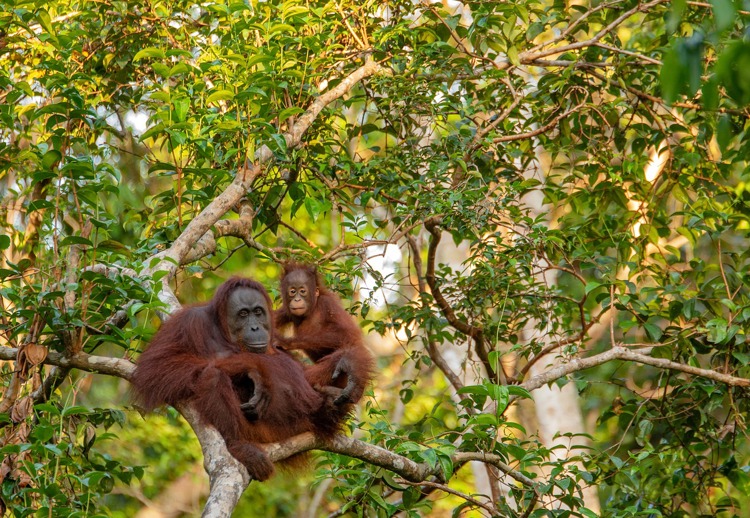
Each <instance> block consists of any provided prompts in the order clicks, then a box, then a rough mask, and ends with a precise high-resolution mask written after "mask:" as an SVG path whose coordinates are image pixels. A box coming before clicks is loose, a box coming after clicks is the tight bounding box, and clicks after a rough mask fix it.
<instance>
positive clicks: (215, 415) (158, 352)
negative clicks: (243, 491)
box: [131, 277, 349, 480]
mask: <svg viewBox="0 0 750 518" xmlns="http://www.w3.org/2000/svg"><path fill="white" fill-rule="evenodd" d="M273 339H274V332H273V326H272V321H271V301H270V299H269V297H268V294H267V293H266V290H265V289H264V288H263V286H262V285H261V284H259V283H257V282H255V281H253V280H250V279H244V278H239V277H235V278H232V279H230V280H228V281H227V282H225V283H224V284H222V285H221V286H220V287H219V288H218V290H217V291H216V293H215V295H214V297H213V298H212V299H211V300H210V301H209V302H208V303H206V304H203V305H195V306H189V307H185V308H183V309H182V310H180V311H178V312H176V313H175V314H174V315H173V316H172V317H171V318H169V320H167V321H166V322H165V323H164V324H163V325H162V327H161V328H160V329H159V331H158V332H157V333H156V335H155V336H154V338H153V340H152V341H151V344H150V346H149V347H148V349H147V350H146V351H145V352H144V353H143V354H141V357H140V358H139V360H138V364H137V367H136V370H135V373H134V375H133V378H132V380H131V381H132V383H133V386H134V387H135V392H136V397H137V400H138V401H139V402H140V404H141V405H143V407H144V408H145V409H146V410H152V409H154V408H156V407H158V406H160V405H164V404H167V405H175V404H177V403H181V402H189V403H192V404H193V406H194V408H195V410H196V411H197V413H198V415H199V416H200V419H201V420H202V422H203V423H204V424H208V425H211V426H213V427H215V428H216V429H217V430H218V431H219V433H220V434H221V435H222V437H223V438H224V440H225V441H226V444H227V448H228V450H229V451H230V453H231V454H232V455H233V456H234V457H235V458H236V459H237V460H239V461H240V462H241V463H242V464H243V465H244V466H245V467H246V468H247V470H248V472H249V473H250V475H251V476H252V477H253V478H254V479H256V480H266V479H267V478H269V477H270V476H271V475H272V474H273V472H274V467H273V464H272V463H271V461H270V460H269V459H268V457H267V456H266V454H265V453H264V452H263V450H262V448H261V447H260V445H261V444H263V443H269V442H277V441H281V440H284V439H287V438H289V437H292V436H294V435H297V434H299V433H302V432H308V431H310V432H314V433H315V434H317V435H319V436H322V437H330V436H332V435H333V434H335V433H336V431H337V429H338V427H339V425H340V423H341V421H342V420H343V418H344V417H345V415H346V412H347V408H346V405H340V404H339V405H336V404H334V403H333V401H332V400H333V399H335V398H337V396H340V395H341V393H342V392H343V391H342V390H341V389H336V388H334V387H331V386H328V387H326V385H330V384H329V383H326V380H324V379H323V378H322V376H323V375H324V374H321V373H320V372H318V371H310V372H309V373H306V372H305V370H304V368H303V366H302V365H301V364H300V363H299V362H298V361H297V360H295V359H294V358H293V357H292V356H291V355H289V354H288V353H286V352H284V351H281V350H278V349H276V348H275V347H273V346H272V345H271V344H272V343H273ZM311 368H312V367H311ZM348 369H349V364H348V363H347V362H346V361H342V362H340V364H339V365H336V366H335V367H334V370H339V371H342V372H345V373H347V374H348V372H349V370H348ZM308 377H309V378H310V379H308ZM311 382H312V383H314V384H315V385H317V386H320V387H321V390H322V391H323V392H320V391H317V390H315V389H314V388H313V386H312V384H311Z"/></svg>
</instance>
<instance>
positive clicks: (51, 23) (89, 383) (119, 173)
mask: <svg viewBox="0 0 750 518" xmlns="http://www.w3.org/2000/svg"><path fill="white" fill-rule="evenodd" d="M0 5H1V6H2V9H0V193H1V194H2V205H1V208H0V211H1V212H0V214H1V215H2V222H1V224H2V235H0V250H1V251H2V254H3V255H2V258H1V259H0V303H1V304H2V308H1V311H2V314H1V315H0V318H1V320H0V341H1V343H0V360H1V361H0V387H1V388H2V399H1V400H0V453H1V456H0V459H2V460H1V461H0V481H1V482H2V485H1V486H0V487H1V491H0V515H2V514H3V513H5V514H7V515H11V516H28V515H32V514H33V515H37V514H38V515H40V516H42V515H44V516H97V515H106V516H136V515H137V516H177V515H180V514H188V515H194V514H199V513H200V512H201V511H200V510H201V508H202V506H203V502H204V501H205V498H206V495H207V494H208V479H207V477H206V475H205V473H204V472H203V471H202V468H201V459H202V457H201V446H200V445H199V443H198V441H196V440H195V436H194V434H193V431H192V430H191V429H190V427H189V426H188V425H187V424H186V423H185V421H184V420H183V419H182V417H181V416H180V415H179V413H178V412H176V411H175V410H174V409H165V410H164V411H163V412H161V413H159V414H158V415H155V416H145V417H142V416H141V415H140V414H139V413H138V412H137V410H136V409H133V408H132V406H131V404H130V399H129V394H128V390H129V388H128V383H127V381H126V380H127V378H128V375H129V370H128V369H129V366H130V367H132V365H131V364H130V361H131V360H135V359H137V356H138V353H139V351H141V350H142V349H143V348H144V347H145V346H146V344H147V343H148V341H149V339H150V337H151V336H152V335H153V333H154V332H155V330H156V329H157V328H158V325H159V320H160V318H161V317H163V316H164V315H165V314H166V313H169V312H171V311H174V310H175V309H176V308H177V307H179V302H178V300H179V301H181V302H182V303H193V302H200V301H205V300H207V299H209V298H210V297H211V295H212V293H213V291H214V289H215V288H216V287H217V286H218V285H219V284H220V283H221V282H222V281H223V280H225V279H226V278H228V277H230V276H231V275H244V276H251V277H254V278H256V279H258V280H260V281H261V282H263V283H264V284H265V285H266V286H267V287H268V288H269V290H270V291H271V293H272V295H274V296H277V295H278V276H279V272H280V268H279V264H280V262H282V261H283V260H286V259H290V258H291V259H296V260H302V261H308V262H314V263H316V264H318V265H319V267H320V269H321V270H322V272H323V273H324V277H325V280H326V282H327V283H328V285H329V286H330V287H332V289H334V290H335V291H336V292H338V293H339V294H340V295H341V297H342V298H343V300H344V301H345V304H346V305H347V307H348V308H350V311H351V312H352V313H353V314H354V315H355V316H356V317H357V318H358V319H359V321H360V322H361V324H362V327H363V329H364V330H365V331H366V332H367V333H368V345H369V347H370V348H371V349H372V351H373V352H374V353H375V355H376V356H377V358H378V365H379V369H378V376H377V378H376V380H375V382H374V384H373V387H372V392H371V394H369V396H368V397H367V398H366V401H365V402H364V403H363V404H361V405H360V411H359V412H358V413H357V415H355V416H353V418H352V420H351V423H350V426H349V428H350V431H351V433H352V434H353V436H354V437H356V438H357V439H359V440H361V441H364V442H365V443H367V444H370V445H373V446H380V447H383V448H385V449H388V450H390V451H392V452H394V453H396V454H398V455H400V456H402V457H405V458H408V459H411V460H413V461H415V462H416V463H418V466H420V467H422V468H424V470H423V472H422V474H423V475H424V476H421V477H417V478H418V480H414V479H411V480H406V479H405V478H404V474H403V473H402V472H400V471H399V469H398V466H396V465H395V464H394V463H393V462H391V463H390V464H389V462H390V461H388V462H385V466H383V465H381V466H378V465H375V464H373V463H372V462H371V461H368V460H367V458H363V457H362V456H361V455H360V456H359V457H358V455H357V454H356V453H355V452H348V453H351V455H344V454H342V452H341V451H338V452H335V451H334V452H328V453H321V455H320V456H319V457H316V458H317V459H319V460H320V462H319V463H317V464H316V465H315V466H314V467H315V470H314V473H311V474H309V475H305V476H299V475H295V476H284V475H280V476H277V477H276V478H274V479H273V480H271V481H269V482H267V483H264V484H258V483H254V484H252V485H251V486H250V487H249V488H248V490H247V491H245V492H244V495H243V498H242V500H241V501H240V502H239V504H238V507H237V514H238V515H241V514H242V515H244V514H247V515H253V516H255V515H257V516H310V517H314V516H342V515H345V514H357V515H360V516H391V515H396V514H399V515H400V516H425V515H430V516H451V515H453V516H459V515H460V516H464V515H465V516H490V515H498V516H514V517H515V516H517V517H529V516H532V517H539V516H585V517H591V516H597V515H602V516H612V517H615V516H616V517H626V516H649V517H656V516H726V517H731V516H746V515H747V513H748V512H750V511H748V509H750V502H749V501H748V492H750V466H748V442H747V423H746V416H747V400H748V399H747V390H748V389H747V387H748V386H749V385H750V379H749V378H750V377H749V375H750V373H749V372H748V364H749V363H750V348H749V346H748V342H747V331H748V322H750V252H749V251H748V250H749V249H750V247H748V232H749V231H750V220H749V218H750V211H749V210H748V200H750V187H749V186H750V175H749V173H748V171H749V170H750V169H748V157H750V139H749V138H748V137H747V129H748V113H749V111H748V103H750V39H749V38H750V33H748V29H747V25H746V21H747V20H748V16H750V13H749V12H748V11H749V10H750V6H747V5H746V3H745V2H741V1H739V0H737V1H732V0H714V1H711V2H694V1H685V0H679V1H675V2H666V1H664V0H651V1H649V2H636V1H631V0H612V1H602V2H586V1H582V2H551V1H537V0H524V1H521V2H487V1H465V2H460V1H453V0H445V1H443V2H432V1H428V0H422V1H417V0H409V1H398V0H394V1H389V2H376V1H371V0H365V1H360V2H352V1H350V0H341V1H338V2H316V1H314V0H311V1H307V2H297V1H286V2H281V1H275V0H269V1H265V2H260V1H256V0H246V1H239V0H238V1H230V2H213V1H207V2H192V1H187V0H163V1H162V0H154V1H147V2H133V1H127V0H123V1H116V0H102V1H98V2H85V1H75V0H50V1H28V2H25V1H19V2H7V1H6V2H0ZM323 449H332V450H336V448H334V447H330V448H323ZM345 453H346V452H345ZM388 468H391V469H388ZM311 471H312V470H311Z"/></svg>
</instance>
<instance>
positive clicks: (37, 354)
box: [24, 343, 47, 365]
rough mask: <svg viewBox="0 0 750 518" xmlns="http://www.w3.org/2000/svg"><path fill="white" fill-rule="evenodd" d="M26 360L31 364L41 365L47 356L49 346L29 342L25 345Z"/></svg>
mask: <svg viewBox="0 0 750 518" xmlns="http://www.w3.org/2000/svg"><path fill="white" fill-rule="evenodd" d="M24 352H25V353H26V360H27V361H28V362H29V363H30V364H31V365H39V364H40V363H42V362H43V361H44V360H45V359H46V358H47V346H46V345H39V344H33V343H32V344H28V345H26V347H24Z"/></svg>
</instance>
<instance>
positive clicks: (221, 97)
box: [206, 89, 234, 104]
mask: <svg viewBox="0 0 750 518" xmlns="http://www.w3.org/2000/svg"><path fill="white" fill-rule="evenodd" d="M230 99H234V92H232V91H231V90H226V89H222V90H216V91H215V92H214V93H212V94H211V95H209V96H208V98H207V99H206V103H208V104H213V103H215V102H218V101H229V100H230Z"/></svg>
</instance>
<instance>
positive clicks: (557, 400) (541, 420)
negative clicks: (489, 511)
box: [524, 150, 601, 513]
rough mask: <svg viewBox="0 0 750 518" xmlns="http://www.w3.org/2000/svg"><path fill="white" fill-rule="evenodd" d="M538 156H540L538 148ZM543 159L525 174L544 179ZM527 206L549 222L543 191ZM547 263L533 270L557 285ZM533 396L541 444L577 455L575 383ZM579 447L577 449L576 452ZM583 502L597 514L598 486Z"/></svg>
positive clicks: (552, 359)
mask: <svg viewBox="0 0 750 518" xmlns="http://www.w3.org/2000/svg"><path fill="white" fill-rule="evenodd" d="M538 155H541V150H539V152H538ZM540 162H541V160H540V159H539V158H538V159H537V162H536V163H533V164H532V165H531V166H530V167H529V168H528V169H527V170H526V172H525V176H526V177H529V178H536V179H537V180H539V181H540V182H542V183H543V182H544V181H545V178H544V173H543V171H542V166H541V163H540ZM524 202H525V203H526V206H527V207H528V208H529V209H530V213H531V215H532V216H533V217H538V216H541V215H546V216H547V220H548V221H550V219H551V218H550V207H549V206H546V205H545V204H544V199H543V196H542V193H541V192H540V191H534V192H533V193H531V194H529V195H527V196H525V197H524ZM546 267H547V264H546V262H545V260H544V259H543V258H539V259H538V260H537V264H535V265H534V271H537V272H540V273H538V274H537V281H539V282H540V283H543V284H544V285H547V286H550V285H554V283H555V281H556V275H554V270H553V273H546V274H545V273H542V272H545V271H546ZM535 323H536V322H535V321H532V322H530V323H529V328H527V330H526V332H525V333H524V334H525V335H526V336H524V339H525V341H526V342H530V341H531V339H532V338H534V336H533V335H532V333H534V332H536V333H539V332H540V331H538V330H536V331H535V330H534V325H535ZM536 338H537V341H538V342H540V343H541V346H542V347H543V348H544V347H546V346H548V345H551V344H552V343H553V342H554V341H555V340H554V336H553V335H552V333H551V331H550V330H548V329H544V330H542V331H541V334H540V335H539V336H537V337H536ZM554 354H555V353H552V354H551V355H549V357H548V358H544V359H542V360H540V361H538V362H536V363H535V364H534V365H533V366H532V367H531V369H529V376H530V377H533V376H535V375H537V374H540V373H542V372H545V371H546V370H548V369H549V368H551V367H554V366H557V365H559V364H560V363H561V359H560V358H559V357H556V356H553V355H554ZM531 395H532V397H533V399H534V407H535V411H536V420H537V434H538V436H539V439H540V441H541V442H542V444H543V445H544V446H545V447H547V448H552V447H553V446H559V445H563V446H564V447H565V448H560V449H556V450H553V451H552V457H553V459H560V458H564V457H570V456H574V455H578V454H579V453H580V449H578V448H575V446H579V447H581V446H586V445H587V443H588V441H586V440H585V438H583V437H581V436H580V435H579V436H576V437H573V438H572V439H571V438H569V437H564V436H563V434H569V433H570V434H583V433H587V431H586V427H585V424H584V420H583V413H582V411H581V404H580V398H579V396H578V391H577V390H576V387H575V384H574V383H570V382H569V383H567V384H565V385H564V386H563V387H559V386H558V385H555V384H553V385H551V386H543V387H541V388H539V389H537V390H534V391H533V392H532V393H531ZM576 450H578V451H576ZM582 492H583V501H584V505H585V506H586V507H587V508H588V509H590V510H591V511H594V512H596V513H598V512H599V511H600V510H601V506H600V503H599V494H598V490H597V487H596V486H584V487H583V488H582Z"/></svg>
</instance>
